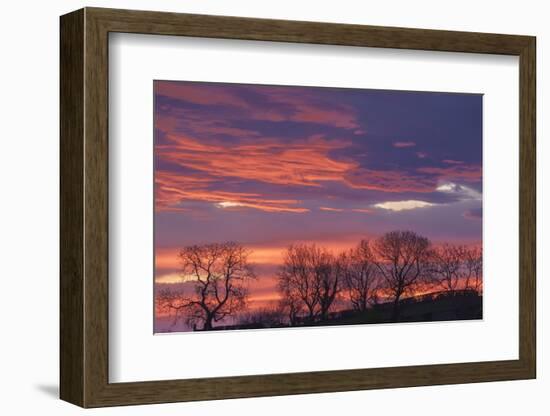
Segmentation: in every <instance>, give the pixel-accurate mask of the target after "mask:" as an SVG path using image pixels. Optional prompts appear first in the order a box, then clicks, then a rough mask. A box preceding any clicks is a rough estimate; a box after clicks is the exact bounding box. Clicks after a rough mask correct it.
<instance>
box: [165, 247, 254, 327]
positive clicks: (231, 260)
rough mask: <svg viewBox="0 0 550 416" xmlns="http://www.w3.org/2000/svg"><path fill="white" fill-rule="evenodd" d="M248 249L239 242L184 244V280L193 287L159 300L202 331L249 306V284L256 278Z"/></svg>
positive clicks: (182, 261) (170, 293)
mask: <svg viewBox="0 0 550 416" xmlns="http://www.w3.org/2000/svg"><path fill="white" fill-rule="evenodd" d="M248 255H249V252H248V251H247V250H246V249H245V248H244V247H243V246H241V245H240V244H237V243H233V242H228V243H221V244H218V243H215V244H205V245H194V246H189V247H185V248H183V249H182V250H180V252H179V255H178V257H179V260H180V263H181V275H182V280H183V281H184V282H187V284H186V286H192V290H190V292H192V293H188V292H189V291H178V292H170V291H163V292H162V293H160V294H159V302H160V304H161V307H164V308H166V309H168V310H170V311H172V312H174V313H175V316H176V318H177V317H179V316H185V317H186V318H187V323H188V324H190V325H193V327H196V326H197V324H198V325H201V326H202V329H203V330H210V329H212V328H213V323H214V322H218V321H220V320H222V319H223V318H225V317H227V316H230V315H234V314H235V313H236V312H238V311H242V310H243V309H244V308H245V307H246V302H247V296H248V288H247V283H248V281H249V280H250V279H253V278H255V275H254V272H253V270H252V267H251V265H250V264H249V262H248Z"/></svg>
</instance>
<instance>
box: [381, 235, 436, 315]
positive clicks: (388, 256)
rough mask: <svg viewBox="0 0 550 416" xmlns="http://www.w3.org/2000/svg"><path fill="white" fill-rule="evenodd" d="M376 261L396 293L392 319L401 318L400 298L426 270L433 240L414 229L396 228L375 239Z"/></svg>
mask: <svg viewBox="0 0 550 416" xmlns="http://www.w3.org/2000/svg"><path fill="white" fill-rule="evenodd" d="M372 249H373V253H374V258H375V264H376V267H377V268H378V270H379V271H380V273H381V275H382V277H383V279H384V283H385V288H386V289H387V290H388V291H389V293H390V294H391V296H392V297H393V312H392V320H393V321H397V320H398V319H399V301H400V300H401V297H402V296H403V295H404V294H405V293H406V292H408V291H411V290H412V289H413V288H414V287H415V286H416V285H417V283H418V281H419V279H420V278H421V277H422V276H423V274H424V273H425V272H426V266H427V264H428V260H429V249H430V241H429V240H428V239H427V238H426V237H423V236H420V235H418V234H416V233H415V232H413V231H392V232H389V233H386V234H384V235H382V236H381V237H379V238H377V239H375V240H374V242H373V247H372Z"/></svg>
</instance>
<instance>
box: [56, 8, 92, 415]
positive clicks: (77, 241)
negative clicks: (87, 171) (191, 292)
mask: <svg viewBox="0 0 550 416" xmlns="http://www.w3.org/2000/svg"><path fill="white" fill-rule="evenodd" d="M60 28H61V37H60V38H61V39H60V40H61V44H60V48H61V50H60V86H61V89H60V97H59V102H60V114H61V120H60V158H59V159H60V161H61V166H60V184H59V185H60V213H61V215H60V250H59V251H60V343H59V344H60V357H59V358H60V388H59V394H60V397H61V398H62V399H63V400H67V401H69V402H71V403H75V404H78V405H81V406H82V405H83V404H84V391H83V386H84V381H83V377H84V374H85V372H86V370H85V367H84V361H83V350H84V313H83V305H84V287H83V277H84V273H83V256H84V245H83V243H84V228H83V221H84V210H83V209H82V207H83V201H84V183H83V173H84V157H83V152H82V145H83V141H82V139H83V137H84V136H83V134H84V12H83V11H82V10H79V11H77V12H75V13H72V14H70V15H68V16H66V17H64V18H63V19H61V25H60Z"/></svg>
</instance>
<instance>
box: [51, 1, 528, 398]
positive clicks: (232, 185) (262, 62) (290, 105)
mask: <svg viewBox="0 0 550 416" xmlns="http://www.w3.org/2000/svg"><path fill="white" fill-rule="evenodd" d="M535 49H536V47H535V38H534V37H530V36H518V35H500V34H486V33H467V32H451V31H436V30H422V29H404V28H390V27H375V26H362V25H344V24H329V23H314V22H296V21H283V20H268V19H251V18H240V17H226V16H206V15H189V14H175V13H160V12H146V11H129V10H114V9H98V8H85V9H81V10H78V11H75V12H72V13H70V14H67V15H65V16H62V17H61V51H60V52H61V129H60V130H61V293H60V295H61V305H60V325H61V334H60V336H61V351H60V359H61V364H60V367H61V368H60V371H61V386H60V395H61V398H62V399H63V400H66V401H68V402H71V403H74V404H77V405H79V406H82V407H101V406H115V405H129V404H146V403H163V402H177V401H190V400H211V399H224V398H237V397H258V396H268V395H286V394H302V393H318V392H336V391H349V390H362V389H376V388H397V387H410V386H422V385H436V384H455V383H473V382H487V381H499V380H517V379H529V378H535V377H536V333H535V318H536V317H535V310H536V308H535V298H536V296H535V294H536V292H535V282H536V277H535V241H536V238H535V217H536V215H535V214H536V213H535V198H536V195H535V158H536V157H535V156H536V153H535V105H536V97H535Z"/></svg>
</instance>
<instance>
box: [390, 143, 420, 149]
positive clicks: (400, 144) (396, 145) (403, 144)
mask: <svg viewBox="0 0 550 416" xmlns="http://www.w3.org/2000/svg"><path fill="white" fill-rule="evenodd" d="M414 146H416V143H415V142H394V143H393V147H397V148H405V147H414Z"/></svg>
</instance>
